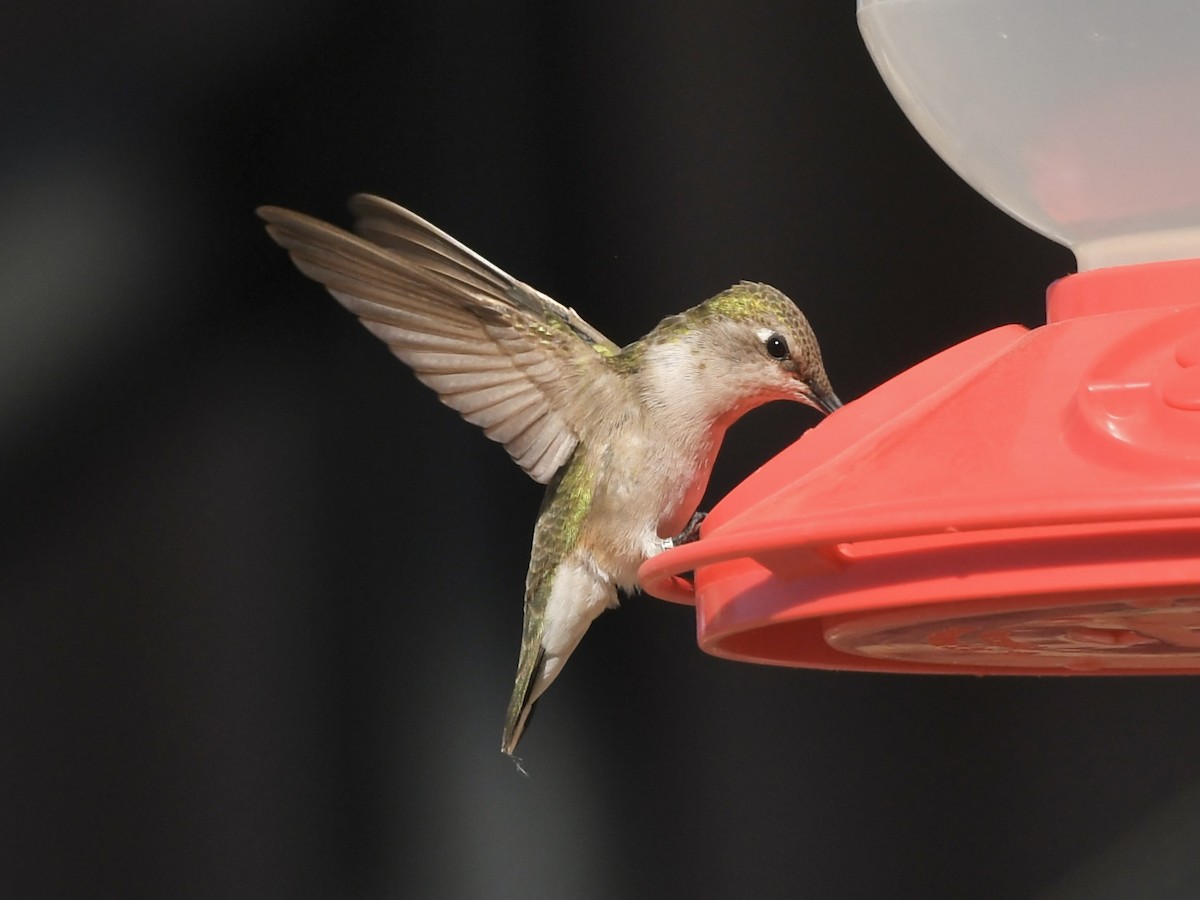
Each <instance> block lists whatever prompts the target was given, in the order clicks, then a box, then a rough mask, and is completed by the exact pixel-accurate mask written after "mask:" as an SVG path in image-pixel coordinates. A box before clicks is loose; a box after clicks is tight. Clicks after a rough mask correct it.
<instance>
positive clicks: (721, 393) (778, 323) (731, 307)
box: [647, 281, 842, 421]
mask: <svg viewBox="0 0 1200 900" xmlns="http://www.w3.org/2000/svg"><path fill="white" fill-rule="evenodd" d="M649 343H650V344H651V346H652V347H654V348H655V349H656V350H657V353H650V352H649V351H650V350H651V347H647V351H648V353H647V355H648V356H652V357H657V360H658V362H659V367H660V368H661V369H662V370H663V372H662V376H663V377H662V378H661V379H655V380H663V381H665V380H666V379H667V378H669V379H670V381H671V382H672V383H673V385H674V387H675V391H673V393H674V394H675V397H674V398H672V400H671V402H672V403H675V402H678V400H679V396H678V395H679V393H681V392H683V391H685V390H686V388H684V387H683V382H684V381H686V382H690V383H691V384H692V385H693V386H694V393H695V394H696V395H697V400H698V401H702V402H703V403H705V405H707V406H708V407H709V408H710V409H711V411H712V413H713V414H714V416H715V417H716V418H719V419H727V420H730V421H732V420H733V419H736V418H737V417H738V416H740V415H742V414H743V413H745V412H747V411H748V410H750V409H753V408H754V407H756V406H760V405H761V404H763V403H767V402H769V401H771V400H795V401H799V402H800V403H805V404H807V405H809V406H812V407H814V408H816V409H819V410H821V411H822V412H825V413H830V412H833V411H834V410H835V409H837V408H839V407H840V406H841V405H842V403H841V401H840V400H839V399H838V398H837V395H836V394H834V392H833V388H832V387H831V386H830V384H829V378H828V376H827V375H826V374H825V366H824V364H823V363H822V362H821V350H820V348H819V347H818V346H817V339H816V336H815V335H814V334H813V330H812V327H811V326H810V325H809V324H808V320H807V319H806V318H805V317H804V314H803V313H801V312H800V310H799V309H797V308H796V304H794V303H793V302H792V301H791V300H789V299H788V298H787V297H786V296H784V294H783V293H781V292H780V291H778V290H776V289H775V288H773V287H770V286H768V285H765V284H755V283H751V282H746V281H743V282H741V283H740V284H736V285H734V286H733V287H731V288H729V289H728V290H726V291H722V292H721V293H720V294H717V295H716V296H715V297H712V298H710V299H708V300H706V301H704V302H703V303H701V304H700V305H699V306H695V307H693V308H692V309H689V310H688V311H687V312H684V313H682V314H680V315H678V316H672V317H670V318H668V319H665V320H664V321H663V322H662V323H660V324H659V326H658V327H657V328H655V330H654V331H653V332H651V334H650V336H649ZM668 372H671V373H673V374H668Z"/></svg>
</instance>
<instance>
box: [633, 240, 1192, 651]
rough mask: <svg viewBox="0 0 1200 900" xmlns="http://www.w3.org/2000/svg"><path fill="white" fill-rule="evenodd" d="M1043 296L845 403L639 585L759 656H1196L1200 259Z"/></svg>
mask: <svg viewBox="0 0 1200 900" xmlns="http://www.w3.org/2000/svg"><path fill="white" fill-rule="evenodd" d="M1048 309H1049V324H1047V325H1045V326H1043V327H1041V328H1036V329H1034V330H1032V331H1029V330H1027V329H1025V328H1022V327H1020V326H1017V325H1009V326H1006V327H1004V328H998V329H995V330H994V331H989V332H986V333H985V334H982V335H979V336H978V337H975V338H972V339H971V340H968V341H965V342H963V343H962V344H959V345H957V346H955V347H952V348H951V349H949V350H946V351H945V352H943V353H940V354H938V355H937V356H935V357H933V358H931V359H929V360H926V361H925V362H923V363H921V364H920V365H918V366H915V367H914V368H912V369H910V370H909V371H907V372H905V373H903V374H902V375H899V376H897V377H896V378H893V379H892V380H891V381H889V382H887V383H886V384H884V385H882V386H880V387H879V388H877V389H876V390H874V391H872V392H871V393H869V394H867V395H866V396H864V397H862V398H860V399H858V400H856V401H854V402H853V403H851V404H849V405H847V406H846V407H844V408H843V409H841V410H839V411H838V412H836V413H834V414H833V415H832V416H830V417H829V418H828V419H827V420H826V421H824V422H822V423H821V424H820V425H819V426H818V427H817V428H814V429H813V430H811V431H809V432H808V433H806V434H805V435H804V436H803V437H801V439H800V440H798V441H797V442H796V443H795V444H793V445H792V446H791V447H789V448H788V449H787V450H785V451H784V452H783V453H781V454H779V456H777V457H776V458H775V459H773V460H771V461H770V462H769V463H767V465H765V466H763V467H762V468H761V469H760V470H759V471H758V472H756V473H755V474H754V475H752V476H751V477H750V478H748V479H747V480H746V481H745V482H743V483H742V484H741V485H739V486H738V488H736V489H735V490H734V491H733V492H732V493H731V494H730V495H729V496H728V497H726V498H725V499H724V500H722V501H721V503H720V504H719V505H718V506H717V507H716V508H715V509H714V510H713V511H712V513H711V514H710V515H709V517H708V519H707V520H706V521H705V523H704V527H703V529H702V537H701V539H700V540H699V541H697V542H696V543H694V544H689V545H685V546H683V547H680V548H677V549H675V550H671V551H669V552H667V553H663V554H661V555H660V556H658V557H655V558H654V559H651V560H649V561H648V562H647V563H646V564H645V565H643V566H642V569H641V573H640V574H641V578H642V583H643V584H644V586H645V588H646V590H647V591H648V592H649V593H651V594H653V595H655V596H658V597H661V598H663V599H668V600H676V601H679V602H693V601H694V602H695V603H696V607H697V609H696V612H697V622H698V631H699V642H700V645H701V647H702V648H703V649H705V650H707V651H708V652H710V653H714V654H716V655H718V656H725V657H730V658H734V659H741V660H747V661H754V662H765V663H773V664H777V665H790V666H813V667H820V668H836V669H866V670H878V671H890V672H967V673H973V674H988V673H995V674H1080V673H1086V674H1150V673H1185V672H1200V260H1185V261H1177V262H1166V263H1152V264H1147V265H1142V266H1129V267H1123V268H1113V269H1100V270H1096V271H1092V272H1086V273H1082V274H1079V275H1072V276H1070V277H1068V278H1064V279H1063V280H1061V281H1059V282H1056V283H1055V284H1054V285H1052V286H1051V288H1050V291H1049V293H1048ZM689 571H694V572H695V587H694V590H693V588H692V585H691V584H690V583H689V582H687V581H685V580H684V579H682V578H680V577H679V575H680V573H685V572H689Z"/></svg>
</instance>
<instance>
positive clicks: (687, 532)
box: [663, 512, 708, 550]
mask: <svg viewBox="0 0 1200 900" xmlns="http://www.w3.org/2000/svg"><path fill="white" fill-rule="evenodd" d="M707 517H708V513H706V512H696V513H693V514H692V518H691V519H689V520H688V523H687V525H686V527H684V529H683V531H681V532H679V534H677V535H676V536H675V537H673V538H671V539H670V540H669V541H664V542H663V543H664V544H665V545H666V547H667V549H668V550H669V549H671V548H672V547H679V546H682V545H683V544H690V543H691V542H692V541H694V540H697V539H699V537H700V523H701V522H703V521H704V520H705V519H706V518H707Z"/></svg>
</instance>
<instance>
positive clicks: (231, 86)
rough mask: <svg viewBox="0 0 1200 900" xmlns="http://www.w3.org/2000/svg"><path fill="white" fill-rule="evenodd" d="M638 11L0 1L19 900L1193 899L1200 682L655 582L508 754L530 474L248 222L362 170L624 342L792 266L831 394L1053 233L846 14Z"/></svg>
mask: <svg viewBox="0 0 1200 900" xmlns="http://www.w3.org/2000/svg"><path fill="white" fill-rule="evenodd" d="M648 6H651V5H648V4H642V3H633V2H624V0H615V2H612V0H610V2H607V3H603V4H601V3H591V2H583V3H574V4H567V3H559V4H548V3H522V2H496V3H484V2H479V0H474V2H462V0H438V2H430V3H423V2H407V3H377V2H376V3H363V4H358V5H354V6H351V5H350V4H335V3H331V2H328V0H294V2H291V3H283V2H280V0H257V2H255V0H240V2H237V3H233V2H209V3H199V4H183V3H150V2H140V3H139V2H130V3H124V4H96V5H85V4H77V5H65V6H62V5H56V4H53V3H50V4H42V5H40V6H37V7H35V6H34V5H32V4H18V5H17V8H15V9H14V8H9V9H7V10H6V11H5V12H4V13H2V14H0V26H2V27H0V113H2V118H0V121H3V123H4V127H3V129H2V130H0V348H2V349H0V508H2V509H3V517H2V528H3V531H2V534H0V829H2V833H0V897H13V898H26V897H77V896H79V897H82V896H88V897H92V896H95V897H99V896H120V897H133V898H139V897H185V898H190V897H294V898H390V897H454V898H457V897H463V898H473V897H481V898H491V897H496V898H507V897H572V898H574V897H578V898H609V897H622V898H637V897H661V896H697V897H735V896H736V897H820V898H834V900H838V898H857V897H910V896H920V897H974V898H990V897H996V898H1001V897H1031V896H1039V895H1040V896H1073V897H1074V896H1078V897H1101V896H1105V897H1107V896H1112V897H1128V896H1134V895H1137V896H1143V897H1148V896H1155V897H1158V896H1161V897H1168V896H1171V897H1175V896H1178V897H1184V896H1188V897H1191V896H1196V895H1197V892H1196V877H1197V876H1196V870H1197V866H1198V863H1197V862H1196V859H1195V854H1194V852H1193V851H1192V849H1191V848H1192V847H1194V846H1195V844H1196V840H1195V839H1196V838H1197V837H1198V836H1200V826H1197V825H1196V824H1195V823H1196V822H1197V820H1198V814H1197V809H1198V808H1200V797H1198V796H1197V793H1198V791H1197V788H1196V785H1197V784H1200V756H1198V755H1197V753H1196V746H1197V738H1200V728H1198V726H1197V723H1196V721H1195V718H1194V717H1192V716H1190V715H1188V713H1187V710H1189V709H1192V708H1194V707H1195V705H1196V703H1197V701H1200V681H1195V680H1184V679H1179V680H1170V679H1166V680H1132V679H1129V680H1121V679H1119V680H1089V679H1071V680H1040V681H1039V680H1025V679H1003V680H1002V679H965V678H928V677H925V678H922V677H895V676H881V675H860V674H836V673H827V672H813V671H803V670H795V671H793V670H786V669H775V668H765V667H755V666H750V665H742V664H735V663H730V662H725V661H721V660H717V659H714V658H711V657H708V656H706V655H705V654H703V653H702V652H701V651H699V650H698V649H697V647H696V645H695V636H694V618H693V615H692V613H691V611H690V610H688V609H686V608H683V607H677V606H673V605H669V604H666V603H662V602H660V601H657V600H653V599H650V598H647V597H644V596H639V597H634V598H631V599H629V600H627V601H626V602H625V603H624V605H623V607H622V609H621V610H619V611H618V612H616V613H610V614H606V615H605V616H603V617H602V618H601V619H600V620H599V621H598V622H597V624H596V625H595V626H594V627H593V628H592V630H591V632H590V634H589V636H588V638H587V639H586V640H585V641H584V643H583V645H582V647H581V649H580V651H579V652H578V653H577V654H576V655H575V656H574V657H573V659H572V661H571V665H570V666H568V667H567V669H566V672H565V674H564V676H563V677H562V678H561V679H560V680H559V681H558V682H557V683H556V685H555V687H554V689H553V690H552V691H551V692H550V693H549V694H548V695H547V697H546V699H545V701H543V703H542V704H541V706H540V714H539V715H538V717H537V721H536V722H535V723H534V725H533V727H532V728H531V729H530V732H529V733H528V735H527V737H526V740H525V742H524V743H523V745H522V755H523V758H524V762H525V766H526V768H527V769H528V770H529V773H530V775H529V777H528V778H526V777H522V776H521V775H520V774H518V773H517V771H516V770H515V768H514V767H513V765H512V764H511V762H510V761H509V760H507V759H505V758H504V757H502V756H501V755H500V753H499V752H498V745H499V740H500V729H501V724H502V718H503V712H504V708H505V704H506V702H507V699H508V694H509V691H510V688H511V680H512V675H513V671H514V669H515V664H516V654H517V644H518V639H519V633H520V623H521V593H522V587H523V582H524V575H525V567H526V562H527V552H528V542H529V536H530V533H531V529H532V523H533V519H534V516H535V513H536V510H537V506H538V503H539V501H540V499H541V490H540V488H539V487H538V486H537V485H535V484H533V483H532V482H531V481H529V480H528V479H526V478H525V477H524V476H523V475H522V474H521V472H520V471H519V470H518V469H517V468H516V467H515V466H514V465H513V464H512V463H511V462H510V461H509V459H508V457H507V455H506V454H505V453H504V451H503V450H502V449H501V448H500V447H498V446H496V445H494V444H491V443H490V442H488V441H487V440H485V439H484V438H483V437H482V436H481V435H480V434H478V433H477V432H476V430H475V429H474V428H472V427H471V426H469V425H467V424H465V423H463V422H461V421H460V420H459V419H458V418H457V417H456V416H455V415H454V414H452V413H451V412H449V411H448V410H446V409H444V408H443V407H441V406H440V405H439V404H438V403H437V402H436V401H435V399H434V397H433V395H432V394H430V393H429V392H428V391H426V390H425V389H424V388H422V387H421V386H420V385H419V384H418V383H417V382H416V381H415V380H414V379H413V378H412V377H411V376H410V375H409V373H408V372H407V371H406V370H405V369H404V367H403V366H401V365H399V364H398V363H396V362H395V361H394V360H393V359H392V358H391V357H390V355H389V354H388V353H387V351H386V349H385V348H384V347H383V346H382V345H381V344H379V343H378V342H377V341H376V340H375V339H374V338H372V337H371V336H370V335H369V334H368V333H367V332H366V331H365V330H364V329H362V328H361V327H360V326H358V325H357V324H356V323H355V322H354V321H353V319H352V318H351V317H350V316H348V315H347V314H346V313H345V312H344V311H343V310H341V309H340V308H339V307H338V306H337V305H336V304H335V303H334V302H333V301H332V300H331V299H330V298H329V297H327V296H326V295H325V294H324V293H323V291H321V290H320V289H319V288H318V287H317V286H316V285H314V284H312V283H310V282H308V281H306V280H305V279H303V278H302V277H301V276H300V275H299V274H298V273H297V272H296V271H295V270H294V269H293V268H292V266H291V265H290V263H289V262H288V261H287V259H286V257H285V255H284V254H283V253H282V252H281V251H280V250H279V249H278V248H277V247H275V246H274V245H273V244H271V243H270V241H268V240H267V238H266V236H265V234H264V233H263V232H262V230H261V228H260V226H259V224H258V222H257V220H256V219H255V217H254V215H253V209H254V207H255V206H256V205H258V204H261V203H276V204H280V205H286V206H292V207H295V208H298V209H301V210H304V211H307V212H310V213H314V214H318V215H321V216H323V217H326V218H331V219H334V220H335V221H340V222H347V221H348V217H347V216H346V215H345V213H344V211H343V203H344V201H345V198H346V197H347V196H348V195H350V194H351V193H353V192H356V191H371V192H374V193H378V194H382V195H384V196H386V197H389V198H392V199H394V200H396V201H398V202H400V203H402V204H404V205H406V206H409V207H411V208H413V209H415V210H416V211H418V212H419V213H421V214H422V215H424V216H426V217H428V218H430V219H431V220H432V221H434V222H435V223H436V224H438V225H440V226H442V227H443V228H445V229H447V230H448V231H450V232H451V233H452V234H454V235H455V236H457V237H459V238H460V239H462V240H463V241H464V242H466V243H467V244H468V245H470V246H472V247H474V248H476V249H478V250H479V251H480V252H481V253H483V254H484V255H485V256H487V257H488V258H490V259H492V260H493V261H495V262H497V263H498V264H499V265H501V266H502V267H504V268H505V269H507V270H509V271H511V272H512V273H513V274H515V275H516V276H517V277H519V278H522V279H524V280H526V281H528V282H530V283H532V284H534V285H536V286H538V287H540V288H541V289H543V290H544V291H546V292H548V293H550V294H551V295H552V296H555V297H558V298H559V299H561V300H563V301H564V302H567V303H569V304H571V305H573V306H575V307H576V308H578V309H579V310H581V311H582V312H583V314H584V315H585V316H586V317H587V318H588V319H589V320H590V321H591V322H593V323H594V324H595V325H597V326H598V327H599V328H601V329H602V330H603V331H605V332H606V333H608V334H609V335H610V336H612V337H613V338H614V339H615V340H617V342H618V343H624V342H626V341H629V340H631V339H633V338H634V337H636V336H638V335H640V334H642V333H644V332H645V331H647V330H648V329H649V328H650V327H651V326H653V324H654V323H655V322H656V321H658V319H660V318H661V317H662V316H664V315H666V314H668V313H671V312H675V311H678V310H680V309H683V308H685V307H687V306H690V305H692V304H693V303H695V302H698V301H699V300H701V299H703V298H704V297H707V296H709V295H711V294H713V293H715V292H716V291H718V290H720V289H722V288H724V287H725V286H727V285H728V284H730V283H731V282H733V281H736V280H738V279H742V278H746V279H755V280H764V281H769V282H772V283H774V284H777V285H778V286H779V287H781V288H782V289H784V290H785V291H786V292H787V293H789V294H790V295H791V296H793V297H794V298H796V299H797V300H798V301H799V302H800V304H801V306H802V307H803V308H804V309H805V310H806V311H807V312H808V314H809V316H810V318H811V320H812V321H813V323H814V325H815V326H816V328H817V331H818V333H819V334H820V336H821V338H822V342H823V345H824V350H825V356H826V360H827V363H828V368H829V371H830V373H831V376H832V378H833V380H834V384H835V386H836V387H837V389H838V391H839V393H840V394H841V395H842V397H843V398H844V399H851V398H853V397H855V396H857V395H859V394H862V393H864V392H866V391H868V390H870V389H871V388H872V387H873V386H875V385H877V384H879V383H880V382H882V381H883V380H885V379H887V378H889V377H890V376H892V375H894V374H896V373H898V372H900V371H901V370H903V369H905V368H906V367H908V366H909V365H911V364H913V363H915V362H917V361H918V360H920V359H922V358H924V357H926V356H928V355H930V354H932V353H934V352H936V351H938V350H940V349H942V348H944V347H946V346H948V345H950V344H952V343H954V342H956V341H959V340H961V339H963V338H966V337H968V336H970V335H972V334H974V333H977V332H980V331H983V330H985V329H987V328H990V327H993V326H996V325H1000V324H1004V323H1008V322H1014V321H1015V322H1021V323H1024V324H1027V325H1036V324H1037V323H1038V322H1039V321H1040V320H1041V318H1042V296H1043V291H1044V288H1045V286H1046V284H1047V283H1049V282H1050V281H1051V280H1053V279H1054V278H1057V277H1059V276H1062V275H1064V274H1066V273H1067V272H1068V271H1070V269H1071V267H1072V265H1073V262H1072V259H1071V256H1070V254H1069V253H1068V252H1067V251H1066V250H1064V249H1062V248H1060V247H1057V246H1055V245H1053V244H1051V243H1050V242H1048V241H1046V240H1045V239H1043V238H1041V237H1038V236H1036V235H1034V234H1033V233H1031V232H1029V231H1027V230H1026V229H1024V228H1023V227H1022V226H1020V225H1018V224H1016V223H1015V222H1013V221H1012V220H1010V219H1008V218H1007V217H1006V216H1005V215H1004V214H1003V213H1001V212H999V211H998V210H996V209H994V208H993V207H992V206H990V205H989V204H988V203H987V202H986V201H984V200H983V199H982V198H980V197H979V196H977V195H976V194H975V193H973V192H972V191H971V190H970V189H969V188H968V187H966V186H965V185H964V184H963V183H961V182H960V181H959V180H958V179H957V178H956V176H954V175H953V174H952V173H951V172H950V171H949V170H948V169H947V168H946V167H945V166H944V165H943V164H942V163H941V162H940V161H939V160H938V159H937V158H936V157H935V156H934V154H933V153H932V152H931V151H930V150H929V149H928V148H927V147H926V146H925V145H924V143H923V142H922V141H921V140H920V139H919V138H918V137H917V135H916V134H915V132H914V131H913V130H912V128H911V127H910V126H909V124H908V123H907V121H906V120H905V119H904V118H903V116H902V114H901V113H900V112H899V110H898V108H897V107H896V105H895V104H894V102H893V100H892V99H891V97H890V95H889V94H888V93H887V91H886V89H885V88H884V86H883V84H882V82H881V81H880V79H879V77H878V76H877V74H876V72H875V69H874V66H873V64H872V63H871V61H870V59H869V57H868V55H867V53H866V51H865V49H864V48H863V46H862V42H861V40H860V38H859V35H858V31H857V28H856V25H855V19H854V5H853V4H852V3H851V2H849V0H844V2H841V3H819V4H818V3H811V4H798V3H783V2H778V0H749V2H743V3H738V4H733V3H729V4H721V3H712V2H701V3H690V4H679V3H675V4H655V5H653V8H648ZM815 421H816V416H815V414H813V413H811V412H810V411H808V410H805V409H803V408H800V407H793V406H788V405H777V406H774V407H769V408H765V409H762V410H759V411H758V412H756V413H754V414H752V415H751V416H750V417H748V418H747V419H746V420H745V421H744V422H742V423H741V424H739V425H738V426H737V427H735V428H734V429H733V430H732V431H731V433H730V435H729V438H728V440H727V442H726V448H725V451H724V453H723V455H722V457H721V459H720V462H719V464H718V467H717V471H716V473H715V476H714V480H713V484H712V488H711V490H710V495H709V499H708V501H706V505H708V506H711V505H712V503H713V502H715V500H716V499H718V498H719V497H720V496H721V495H723V494H724V493H725V492H727V491H728V490H729V488H730V487H731V486H732V485H734V484H735V483H736V482H737V481H739V480H740V479H741V478H743V477H744V476H745V475H747V474H748V473H749V472H751V471H753V469H754V468H755V467H756V466H758V465H760V464H761V463H762V462H764V461H765V460H767V459H768V458H769V457H770V456H771V455H773V454H774V453H775V452H777V451H779V450H780V449H782V448H783V447H785V446H787V444H789V443H790V442H791V441H792V440H794V439H795V438H796V436H797V435H798V434H799V433H800V432H801V431H802V430H803V429H805V428H807V427H809V426H811V425H813V424H814V423H815ZM1189 829H1190V830H1189ZM1122 879H1125V880H1124V881H1123V880H1122ZM1134 887H1136V889H1134Z"/></svg>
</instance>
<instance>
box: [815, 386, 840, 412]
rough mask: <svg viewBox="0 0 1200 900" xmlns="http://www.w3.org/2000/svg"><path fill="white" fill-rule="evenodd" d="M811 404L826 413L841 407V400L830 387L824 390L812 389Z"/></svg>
mask: <svg viewBox="0 0 1200 900" xmlns="http://www.w3.org/2000/svg"><path fill="white" fill-rule="evenodd" d="M812 402H813V406H815V407H816V408H817V409H819V410H821V411H822V412H823V413H825V414H826V415H828V414H829V413H831V412H833V411H834V410H836V409H841V408H842V401H841V400H839V399H838V398H837V394H835V393H834V392H833V391H832V390H831V389H830V388H825V389H824V390H814V391H813V392H812Z"/></svg>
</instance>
